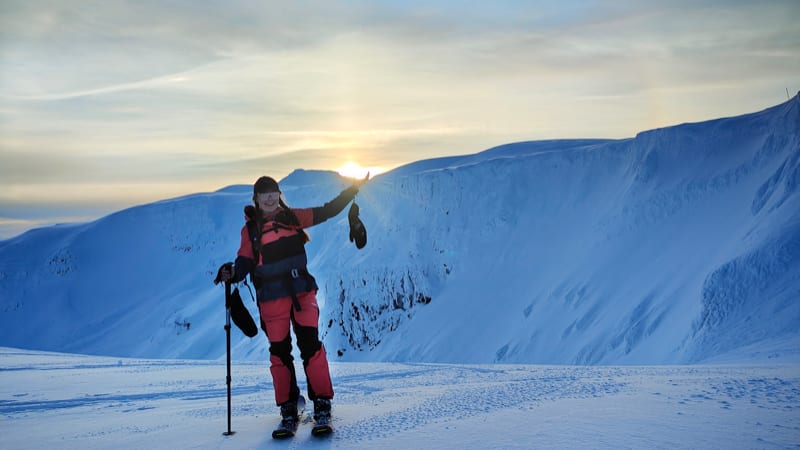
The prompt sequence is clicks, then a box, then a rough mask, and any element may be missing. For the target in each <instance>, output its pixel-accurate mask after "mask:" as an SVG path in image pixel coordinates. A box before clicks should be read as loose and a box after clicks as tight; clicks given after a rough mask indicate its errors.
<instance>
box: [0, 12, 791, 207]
mask: <svg viewBox="0 0 800 450" xmlns="http://www.w3.org/2000/svg"><path fill="white" fill-rule="evenodd" d="M799 9H800V3H798V2H796V1H774V2H766V3H765V2H762V3H752V2H744V1H722V0H713V1H710V0H700V1H694V2H689V1H675V2H655V1H645V2H638V1H636V2H633V1H622V2H602V1H579V2H567V3H564V2H560V1H559V2H556V1H545V2H535V3H533V2H525V1H513V0H507V1H498V2H477V1H475V2H449V1H446V2H436V3H431V2H421V1H407V2H394V1H377V2H376V1H348V2H335V3H334V2H328V1H321V0H319V1H293V2H278V1H260V0H259V1H256V0H252V1H245V0H234V1H220V0H217V1H207V2H195V1H189V0H178V1H171V2H162V1H138V2H133V1H130V2H126V1H81V2H77V3H76V2H62V1H55V0H53V1H46V0H31V1H14V0H7V1H4V2H2V3H0V191H2V190H5V191H6V194H5V197H3V198H4V199H5V200H4V201H7V202H8V201H12V200H15V199H14V198H12V197H10V195H11V194H8V193H9V192H13V193H14V194H13V195H18V196H20V198H24V197H25V195H26V192H36V193H37V196H39V197H37V198H42V199H44V198H46V197H47V196H48V195H51V196H52V197H53V198H55V196H56V195H57V194H59V192H56V191H54V190H53V186H54V185H55V184H59V183H60V184H64V185H67V184H70V185H73V186H75V188H74V190H70V189H71V188H66V189H64V193H65V194H66V193H69V194H70V195H71V197H70V198H71V199H73V200H75V199H76V198H77V197H76V196H78V195H79V193H78V192H79V190H80V189H94V190H97V191H100V192H108V193H119V192H121V190H122V189H123V188H125V187H131V188H132V189H133V190H135V191H137V192H145V191H146V192H148V195H150V196H151V197H145V196H143V194H142V195H139V196H138V197H137V199H139V200H142V201H144V200H145V199H146V198H157V197H152V196H156V195H176V194H179V193H190V192H193V191H197V190H204V189H209V188H210V187H211V188H213V187H219V186H222V185H228V184H231V183H238V182H245V183H249V182H251V179H252V178H253V176H254V175H257V174H261V173H270V174H272V175H274V176H277V177H281V176H283V175H285V174H287V173H289V172H290V171H291V170H293V169H295V168H301V167H302V168H307V169H334V168H336V167H339V166H340V165H341V164H343V163H344V162H345V161H344V159H352V160H355V161H357V162H358V163H360V164H361V165H368V166H383V167H395V166H398V165H401V164H405V163H407V162H411V161H415V160H419V159H427V158H431V157H435V156H448V155H454V154H463V153H472V152H476V151H480V150H482V149H485V148H489V147H492V146H495V145H498V144H503V143H507V142H512V141H520V140H530V139H545V138H570V137H628V136H632V135H634V134H635V133H636V132H638V131H641V130H644V129H650V128H655V127H659V126H666V125H670V124H674V123H680V122H685V121H695V120H703V119H710V118H715V117H720V116H723V115H734V114H740V113H744V112H749V111H754V110H757V109H760V108H763V107H766V106H769V105H770V104H774V103H775V102H777V101H781V100H783V99H785V94H784V88H787V87H788V88H789V89H790V90H791V91H792V92H795V91H797V90H798V83H800V80H798V78H797V74H798V73H800V31H799V30H800V29H798V27H797V26H796V17H798V15H800V14H798V13H799V12H800V11H799ZM26 189H28V190H26ZM109 195H111V194H109ZM93 198H94V197H93ZM104 198H105V197H104ZM94 199H95V200H96V201H106V200H101V199H99V198H94ZM126 201H130V199H128V200H126Z"/></svg>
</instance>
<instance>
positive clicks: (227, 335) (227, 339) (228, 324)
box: [222, 281, 235, 436]
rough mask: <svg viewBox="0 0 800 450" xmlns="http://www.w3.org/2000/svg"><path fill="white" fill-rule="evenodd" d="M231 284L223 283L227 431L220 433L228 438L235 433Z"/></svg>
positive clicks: (228, 282)
mask: <svg viewBox="0 0 800 450" xmlns="http://www.w3.org/2000/svg"><path fill="white" fill-rule="evenodd" d="M230 299H231V282H230V281H226V282H225V347H226V353H227V361H228V376H227V377H226V378H225V382H226V384H227V385H228V431H226V432H224V433H222V434H223V435H224V436H230V435H232V434H233V433H235V431H231V303H230Z"/></svg>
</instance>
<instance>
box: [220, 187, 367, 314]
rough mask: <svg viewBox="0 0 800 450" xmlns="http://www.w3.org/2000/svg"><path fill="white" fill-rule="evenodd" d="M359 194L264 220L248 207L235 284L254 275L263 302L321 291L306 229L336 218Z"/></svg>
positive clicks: (279, 212)
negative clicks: (310, 259)
mask: <svg viewBox="0 0 800 450" xmlns="http://www.w3.org/2000/svg"><path fill="white" fill-rule="evenodd" d="M357 193H358V188H357V187H355V186H351V187H349V188H347V189H345V190H344V191H342V192H341V193H340V194H339V195H338V196H337V197H336V198H334V199H333V200H331V201H329V202H328V203H326V204H325V205H324V206H319V207H315V208H288V209H285V208H278V209H277V210H276V211H274V212H272V213H270V214H268V215H266V216H262V217H259V216H261V213H260V211H259V210H257V209H256V208H255V207H254V206H252V205H249V206H247V207H245V210H244V211H245V219H246V221H247V223H246V224H245V226H243V227H242V231H241V235H242V240H241V245H240V246H239V251H238V253H237V257H236V263H235V269H236V270H235V274H234V278H233V280H232V281H233V282H239V281H242V280H243V279H244V278H245V277H246V276H247V275H248V274H252V278H253V284H254V285H255V287H256V292H257V295H256V296H257V297H258V301H259V302H265V301H269V300H274V299H277V298H281V297H288V296H291V297H292V298H293V299H294V298H296V296H297V294H299V293H302V292H310V291H316V290H317V283H316V280H314V277H313V276H311V274H310V273H308V268H307V267H306V266H307V264H308V257H307V256H306V249H305V244H306V242H307V241H308V236H307V235H306V234H305V231H303V230H304V229H305V228H308V227H312V226H314V225H317V224H320V223H322V222H324V221H326V220H328V219H330V218H331V217H334V216H336V215H337V214H339V213H340V212H342V210H344V208H345V207H346V206H347V204H348V203H349V202H350V201H351V200H353V198H354V197H355V196H356V194H357Z"/></svg>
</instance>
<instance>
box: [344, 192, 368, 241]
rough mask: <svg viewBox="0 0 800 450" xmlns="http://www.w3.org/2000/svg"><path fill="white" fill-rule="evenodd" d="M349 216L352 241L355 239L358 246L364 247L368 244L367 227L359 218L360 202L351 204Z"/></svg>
mask: <svg viewBox="0 0 800 450" xmlns="http://www.w3.org/2000/svg"><path fill="white" fill-rule="evenodd" d="M347 218H348V220H349V221H350V242H354V241H355V243H356V247H357V248H364V246H365V245H367V229H366V228H365V227H364V223H363V222H362V221H361V219H359V218H358V204H356V202H353V204H352V205H350V211H348V213H347Z"/></svg>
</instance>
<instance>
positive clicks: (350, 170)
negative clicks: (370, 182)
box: [336, 161, 383, 178]
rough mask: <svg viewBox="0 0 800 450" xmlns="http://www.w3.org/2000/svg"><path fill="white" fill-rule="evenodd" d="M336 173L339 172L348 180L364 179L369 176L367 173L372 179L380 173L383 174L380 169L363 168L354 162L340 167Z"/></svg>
mask: <svg viewBox="0 0 800 450" xmlns="http://www.w3.org/2000/svg"><path fill="white" fill-rule="evenodd" d="M336 171H337V172H339V175H341V176H343V177H347V178H364V177H365V176H367V172H369V176H370V177H373V176H375V175H377V174H378V173H379V172H383V170H381V168H380V167H361V166H360V165H358V164H356V163H354V162H352V161H351V162H348V163H346V164H345V165H343V166H342V167H339V168H338V169H336Z"/></svg>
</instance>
